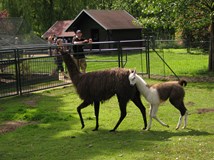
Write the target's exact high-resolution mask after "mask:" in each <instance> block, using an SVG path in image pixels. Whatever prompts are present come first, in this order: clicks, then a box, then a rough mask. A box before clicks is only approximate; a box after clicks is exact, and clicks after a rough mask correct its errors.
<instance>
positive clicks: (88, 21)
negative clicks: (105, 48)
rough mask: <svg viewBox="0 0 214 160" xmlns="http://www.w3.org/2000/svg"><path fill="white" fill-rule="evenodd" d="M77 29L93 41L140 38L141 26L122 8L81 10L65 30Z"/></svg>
mask: <svg viewBox="0 0 214 160" xmlns="http://www.w3.org/2000/svg"><path fill="white" fill-rule="evenodd" d="M78 29H80V30H81V31H82V33H83V35H84V37H85V38H92V39H93V41H94V42H98V41H118V40H136V39H141V38H142V27H141V26H140V25H139V24H138V23H137V20H136V19H135V18H134V17H133V16H132V15H130V14H129V13H128V12H126V11H124V10H82V11H81V12H80V13H79V15H77V17H76V18H75V19H74V21H73V23H72V24H71V25H70V27H69V28H68V29H67V31H76V30H78Z"/></svg>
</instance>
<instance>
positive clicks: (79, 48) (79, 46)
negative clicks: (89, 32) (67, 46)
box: [72, 30, 89, 73]
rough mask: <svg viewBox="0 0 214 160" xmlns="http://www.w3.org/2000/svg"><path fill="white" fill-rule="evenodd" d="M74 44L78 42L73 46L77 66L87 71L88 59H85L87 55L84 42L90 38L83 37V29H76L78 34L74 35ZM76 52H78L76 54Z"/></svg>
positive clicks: (87, 41)
mask: <svg viewBox="0 0 214 160" xmlns="http://www.w3.org/2000/svg"><path fill="white" fill-rule="evenodd" d="M72 43H73V44H76V45H74V46H73V51H74V55H73V56H74V59H75V61H76V64H77V67H78V69H79V70H80V69H81V70H82V72H83V73H85V72H86V67H87V64H86V60H85V55H84V53H81V52H83V51H84V50H83V44H84V43H89V40H87V39H85V38H83V37H82V32H81V30H77V31H76V36H74V38H73V40H72ZM75 53H76V54H75Z"/></svg>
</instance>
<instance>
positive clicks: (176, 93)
mask: <svg viewBox="0 0 214 160" xmlns="http://www.w3.org/2000/svg"><path fill="white" fill-rule="evenodd" d="M129 81H130V84H131V85H135V84H136V86H137V88H138V90H139V92H140V93H141V94H142V95H143V96H144V97H145V98H146V100H147V101H148V102H149V103H150V121H149V124H148V127H147V129H146V130H150V128H151V125H152V118H154V119H156V120H157V121H158V122H159V123H160V124H161V125H163V126H166V127H169V126H168V125H167V124H165V123H164V122H162V121H161V120H160V119H158V118H157V116H156V113H157V111H158V107H159V105H160V104H161V102H164V101H166V100H167V99H168V98H169V101H170V103H171V104H172V105H173V106H175V108H177V109H178V110H179V111H180V114H181V115H180V117H179V120H178V124H177V127H176V129H179V127H180V125H181V122H182V119H183V116H184V126H183V128H185V127H186V124H187V109H186V107H185V106H184V102H183V99H184V95H185V92H184V89H183V87H182V86H183V85H184V86H186V84H187V82H186V81H184V80H181V81H169V82H164V83H159V84H154V85H152V86H149V85H148V84H147V83H146V82H145V81H144V80H143V79H142V78H141V77H140V76H139V75H137V74H136V71H134V72H133V73H130V75H129Z"/></svg>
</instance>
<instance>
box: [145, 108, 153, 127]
mask: <svg viewBox="0 0 214 160" xmlns="http://www.w3.org/2000/svg"><path fill="white" fill-rule="evenodd" d="M151 126H152V105H150V108H149V124H148V127H147V129H146V130H147V131H149V130H150V128H151Z"/></svg>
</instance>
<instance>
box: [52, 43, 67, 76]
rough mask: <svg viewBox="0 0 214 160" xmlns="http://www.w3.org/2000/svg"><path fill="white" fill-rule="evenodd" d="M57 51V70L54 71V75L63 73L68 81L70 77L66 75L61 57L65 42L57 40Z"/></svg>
mask: <svg viewBox="0 0 214 160" xmlns="http://www.w3.org/2000/svg"><path fill="white" fill-rule="evenodd" d="M56 44H57V49H56V50H55V55H56V58H55V63H56V64H57V68H56V69H55V70H54V73H58V72H59V71H60V72H61V74H62V76H63V77H64V78H65V79H67V78H68V77H67V76H66V75H65V73H64V67H63V59H62V56H61V52H63V40H62V39H57V40H56Z"/></svg>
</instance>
